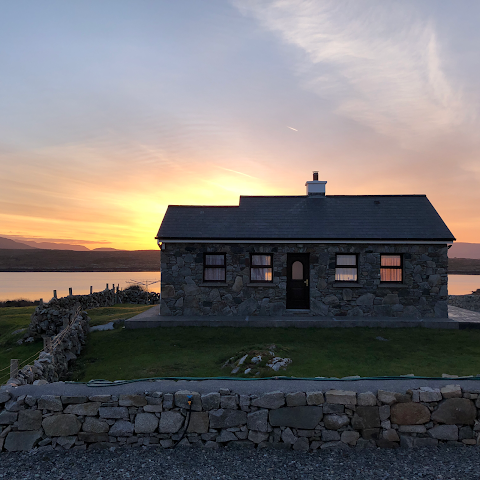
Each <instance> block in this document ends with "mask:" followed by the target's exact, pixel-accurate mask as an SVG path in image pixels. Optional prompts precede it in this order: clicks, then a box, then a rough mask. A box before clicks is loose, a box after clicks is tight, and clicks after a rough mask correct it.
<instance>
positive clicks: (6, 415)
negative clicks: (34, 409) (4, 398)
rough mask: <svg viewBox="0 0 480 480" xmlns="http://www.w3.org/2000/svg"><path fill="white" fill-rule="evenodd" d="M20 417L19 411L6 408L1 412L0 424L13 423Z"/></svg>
mask: <svg viewBox="0 0 480 480" xmlns="http://www.w3.org/2000/svg"><path fill="white" fill-rule="evenodd" d="M17 418H18V413H17V412H8V411H7V410H4V411H3V412H2V413H0V425H13V424H14V423H15V422H16V421H17Z"/></svg>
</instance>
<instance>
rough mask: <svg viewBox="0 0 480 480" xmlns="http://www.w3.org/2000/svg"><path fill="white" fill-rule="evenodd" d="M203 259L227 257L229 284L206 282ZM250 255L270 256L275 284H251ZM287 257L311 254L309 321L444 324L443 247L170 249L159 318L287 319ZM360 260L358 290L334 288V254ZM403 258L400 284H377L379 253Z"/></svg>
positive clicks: (174, 246) (197, 246)
mask: <svg viewBox="0 0 480 480" xmlns="http://www.w3.org/2000/svg"><path fill="white" fill-rule="evenodd" d="M204 252H212V253H213V252H215V253H226V262H227V270H226V282H224V283H219V284H218V285H214V284H206V283H204V282H203V254H204ZM250 253H272V254H273V272H274V273H273V283H272V284H267V285H265V284H263V285H259V284H250V283H249V282H250ZM287 253H309V254H310V311H309V315H312V316H313V315H321V316H353V317H363V316H365V317H378V316H386V317H410V318H431V317H447V316H448V311H447V294H448V292H447V270H448V258H447V246H446V245H387V244H385V245H381V244H371V245H370V244H338V245H331V244H274V243H272V244H181V243H177V244H173V243H171V244H170V243H168V242H167V243H166V244H165V250H163V251H162V264H161V269H162V293H161V297H162V301H161V314H162V315H239V316H246V315H267V316H269V315H275V316H280V315H285V314H289V312H288V311H287V312H286V289H287ZM336 253H357V254H359V256H358V259H359V265H358V283H349V284H344V283H343V284H342V283H339V282H335V254H336ZM382 253H384V254H385V253H401V254H402V255H403V260H404V267H403V274H404V282H403V284H402V285H394V284H390V285H388V284H387V285H383V284H381V282H380V254H382Z"/></svg>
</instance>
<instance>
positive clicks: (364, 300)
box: [356, 293, 375, 307]
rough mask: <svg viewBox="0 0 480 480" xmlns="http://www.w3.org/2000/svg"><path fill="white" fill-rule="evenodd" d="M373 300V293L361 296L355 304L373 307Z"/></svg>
mask: <svg viewBox="0 0 480 480" xmlns="http://www.w3.org/2000/svg"><path fill="white" fill-rule="evenodd" d="M374 298H375V295H373V293H366V294H365V295H361V296H360V297H358V298H357V301H356V304H357V305H365V306H368V307H371V306H373V300H374Z"/></svg>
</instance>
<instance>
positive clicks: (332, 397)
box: [325, 390, 357, 405]
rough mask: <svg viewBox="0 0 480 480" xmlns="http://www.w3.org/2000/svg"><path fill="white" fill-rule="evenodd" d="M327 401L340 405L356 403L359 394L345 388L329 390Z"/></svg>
mask: <svg viewBox="0 0 480 480" xmlns="http://www.w3.org/2000/svg"><path fill="white" fill-rule="evenodd" d="M325 397H326V399H327V403H334V404H339V405H356V404H357V394H356V393H355V392H350V391H345V390H329V391H328V392H327V393H325Z"/></svg>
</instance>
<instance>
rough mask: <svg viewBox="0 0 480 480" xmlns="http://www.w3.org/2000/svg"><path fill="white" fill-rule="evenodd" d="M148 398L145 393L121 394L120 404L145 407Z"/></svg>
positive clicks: (122, 405) (121, 405)
mask: <svg viewBox="0 0 480 480" xmlns="http://www.w3.org/2000/svg"><path fill="white" fill-rule="evenodd" d="M146 404H147V399H146V398H145V397H144V396H143V395H120V397H119V398H118V405H119V406H120V407H144V406H145V405H146Z"/></svg>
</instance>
